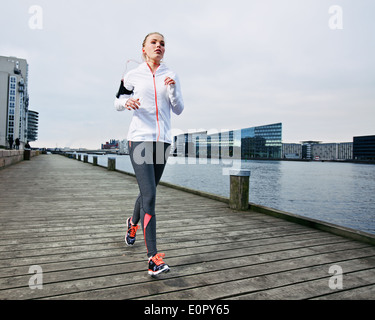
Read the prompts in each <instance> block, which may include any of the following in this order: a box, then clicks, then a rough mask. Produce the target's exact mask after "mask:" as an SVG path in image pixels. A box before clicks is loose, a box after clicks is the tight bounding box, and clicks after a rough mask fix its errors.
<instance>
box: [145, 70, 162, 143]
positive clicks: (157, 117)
mask: <svg viewBox="0 0 375 320" xmlns="http://www.w3.org/2000/svg"><path fill="white" fill-rule="evenodd" d="M147 65H148V64H147ZM148 67H149V68H150V66H149V65H148ZM150 71H151V73H152V78H153V81H154V92H155V106H156V122H157V124H158V137H157V139H156V141H159V139H160V123H159V107H158V96H157V92H156V81H155V73H153V72H152V69H151V68H150Z"/></svg>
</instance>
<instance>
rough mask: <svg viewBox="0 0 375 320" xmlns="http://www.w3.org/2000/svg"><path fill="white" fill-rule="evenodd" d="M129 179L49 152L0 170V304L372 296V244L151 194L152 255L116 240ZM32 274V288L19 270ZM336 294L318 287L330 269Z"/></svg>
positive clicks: (129, 199) (174, 195)
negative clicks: (161, 259) (160, 256)
mask: <svg viewBox="0 0 375 320" xmlns="http://www.w3.org/2000/svg"><path fill="white" fill-rule="evenodd" d="M137 194H138V187H137V184H136V180H135V179H134V178H133V177H131V176H127V175H124V174H122V173H120V172H110V171H107V170H106V169H104V168H100V167H95V166H92V165H91V164H85V163H83V162H79V161H76V160H71V159H68V158H65V157H62V156H57V155H41V156H38V157H36V158H33V159H32V160H31V161H23V162H21V163H19V164H16V165H13V166H11V167H8V168H6V169H3V170H1V171H0V195H1V196H0V221H1V227H0V230H1V231H0V299H16V300H19V299H69V300H70V299H152V300H153V299H158V300H161V299H167V300H170V299H186V300H190V299H196V300H202V299H205V300H206V299H208V300H211V299H374V298H375V247H374V246H371V245H369V244H365V243H361V242H357V241H353V240H349V239H346V238H343V237H340V236H336V235H333V234H330V233H327V232H323V231H319V230H315V229H312V228H308V227H305V226H301V225H298V224H294V223H292V222H288V221H285V220H282V219H277V218H274V217H270V216H267V215H264V214H260V213H255V212H251V211H248V212H235V211H232V210H230V209H229V208H228V206H227V205H226V204H225V203H222V202H219V201H215V200H211V199H207V198H203V197H199V196H197V195H193V194H190V193H186V192H182V191H179V190H176V189H172V188H168V187H165V186H159V187H158V198H157V226H158V227H157V228H158V248H159V250H160V251H161V252H164V253H165V254H166V258H165V261H166V262H167V263H168V264H169V265H170V266H171V272H170V273H167V274H165V275H164V276H163V277H161V278H160V279H159V280H155V279H152V278H150V277H149V276H148V275H147V271H146V269H147V262H146V250H145V246H144V241H143V235H142V232H139V233H138V239H137V243H136V246H135V247H132V248H129V247H127V246H126V244H125V243H124V234H125V232H124V231H125V219H126V218H127V217H129V216H130V215H131V213H132V208H133V203H134V201H135V198H136V196H137ZM33 265H38V266H40V267H41V268H42V271H43V273H42V276H43V278H42V280H43V287H42V289H31V288H30V287H29V280H30V278H31V277H32V276H33V274H31V273H29V268H30V266H33ZM333 265H339V266H340V267H341V268H342V270H343V279H342V280H343V289H341V290H340V289H336V290H333V289H331V288H330V287H329V285H328V283H329V279H330V277H332V276H333V274H329V268H330V267H331V266H333Z"/></svg>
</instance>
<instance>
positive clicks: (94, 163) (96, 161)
mask: <svg viewBox="0 0 375 320" xmlns="http://www.w3.org/2000/svg"><path fill="white" fill-rule="evenodd" d="M92 165H93V166H97V165H98V156H93V157H92Z"/></svg>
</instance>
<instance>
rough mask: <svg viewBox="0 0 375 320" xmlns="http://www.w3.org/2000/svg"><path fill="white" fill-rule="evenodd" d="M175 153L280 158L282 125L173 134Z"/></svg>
mask: <svg viewBox="0 0 375 320" xmlns="http://www.w3.org/2000/svg"><path fill="white" fill-rule="evenodd" d="M173 150H174V152H173V153H174V154H177V155H179V156H187V157H202V158H203V157H206V158H215V159H220V158H235V159H280V158H281V152H282V124H281V123H276V124H270V125H264V126H258V127H250V128H245V129H237V130H229V131H228V130H225V131H222V132H211V133H209V134H208V133H207V131H200V132H194V133H185V134H181V135H178V136H175V137H174V147H173Z"/></svg>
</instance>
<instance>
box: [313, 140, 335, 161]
mask: <svg viewBox="0 0 375 320" xmlns="http://www.w3.org/2000/svg"><path fill="white" fill-rule="evenodd" d="M311 154H312V158H313V159H315V160H337V159H338V143H319V144H313V145H312V151H311Z"/></svg>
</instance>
